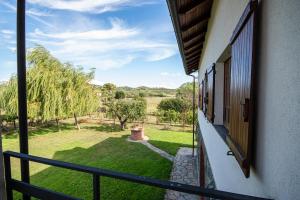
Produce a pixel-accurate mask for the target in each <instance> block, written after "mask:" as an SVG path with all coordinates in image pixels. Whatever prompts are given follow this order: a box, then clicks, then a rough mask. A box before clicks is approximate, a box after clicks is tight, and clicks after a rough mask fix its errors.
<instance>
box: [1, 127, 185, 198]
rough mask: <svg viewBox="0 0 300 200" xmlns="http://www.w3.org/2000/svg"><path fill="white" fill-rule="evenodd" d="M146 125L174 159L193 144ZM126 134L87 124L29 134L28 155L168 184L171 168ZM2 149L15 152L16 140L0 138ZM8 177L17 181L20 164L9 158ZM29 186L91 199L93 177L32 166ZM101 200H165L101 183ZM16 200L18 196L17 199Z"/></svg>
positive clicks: (148, 191) (121, 184) (151, 192)
mask: <svg viewBox="0 0 300 200" xmlns="http://www.w3.org/2000/svg"><path fill="white" fill-rule="evenodd" d="M160 128H162V127H160V126H156V125H145V133H146V135H147V136H149V138H150V141H149V142H150V143H152V144H153V145H155V146H157V147H159V148H161V149H163V150H165V151H167V152H169V153H170V154H173V155H175V154H176V151H177V149H178V148H179V147H180V146H190V145H191V133H189V132H178V131H171V130H168V131H165V130H160ZM128 135H129V131H128V130H127V131H120V129H119V127H118V126H115V125H113V124H98V123H85V124H81V130H80V131H78V130H76V129H75V128H74V127H73V125H72V124H64V125H63V126H61V131H60V132H58V131H57V128H56V127H49V128H41V129H38V130H35V131H31V132H30V139H29V147H30V154H32V155H37V156H42V157H46V158H53V159H56V160H62V161H67V162H72V163H77V164H82V165H87V166H94V167H99V168H105V169H111V170H117V171H121V172H127V173H132V174H136V175H143V176H148V177H152V178H158V179H165V180H167V179H169V174H170V171H171V167H172V163H171V162H170V161H168V160H166V159H164V158H162V157H160V156H159V155H158V154H156V153H154V152H152V151H151V150H149V149H148V148H147V147H145V146H144V145H142V144H139V143H130V142H128V141H126V138H127V137H128ZM2 142H3V148H4V150H13V151H18V137H17V135H6V136H4V137H3V139H2ZM12 168H13V169H12V174H13V177H14V178H17V179H19V178H20V172H19V161H18V160H16V159H12ZM30 173H31V182H32V183H33V184H35V185H37V186H41V187H45V188H48V189H52V190H54V191H58V192H63V193H65V194H69V195H72V196H75V197H78V198H82V199H92V177H91V176H90V175H86V174H83V173H79V172H75V171H70V170H64V169H59V168H56V167H49V166H45V165H41V164H35V163H30ZM101 191H102V193H101V198H102V199H163V197H164V192H165V191H164V190H162V189H158V188H153V187H149V186H141V185H138V184H133V183H128V182H125V181H119V180H114V179H111V178H101ZM15 196H16V199H17V198H18V197H20V196H19V195H18V194H16V195H15Z"/></svg>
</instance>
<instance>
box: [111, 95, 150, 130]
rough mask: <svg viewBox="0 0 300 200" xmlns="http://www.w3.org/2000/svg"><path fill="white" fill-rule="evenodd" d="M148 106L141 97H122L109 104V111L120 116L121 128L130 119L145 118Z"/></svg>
mask: <svg viewBox="0 0 300 200" xmlns="http://www.w3.org/2000/svg"><path fill="white" fill-rule="evenodd" d="M146 106H147V105H146V102H145V101H143V100H141V99H120V100H116V101H112V102H111V103H110V104H109V112H111V113H112V114H113V115H114V116H116V117H117V118H118V120H119V122H120V126H121V129H124V128H125V127H126V123H127V122H128V121H136V120H142V119H144V117H145V116H146Z"/></svg>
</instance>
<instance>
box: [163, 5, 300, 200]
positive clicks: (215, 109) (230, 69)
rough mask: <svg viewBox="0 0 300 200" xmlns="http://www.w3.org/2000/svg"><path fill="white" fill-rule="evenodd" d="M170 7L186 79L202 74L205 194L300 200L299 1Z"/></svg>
mask: <svg viewBox="0 0 300 200" xmlns="http://www.w3.org/2000/svg"><path fill="white" fill-rule="evenodd" d="M208 2H209V3H208ZM168 5H169V10H170V14H171V18H172V21H173V25H174V29H175V32H176V37H177V41H178V45H179V48H180V52H181V56H182V60H183V64H184V67H185V70H186V73H187V74H190V73H193V72H195V71H197V70H198V81H199V86H200V87H199V88H200V90H199V107H198V127H199V128H198V133H199V135H198V139H199V148H200V149H199V152H200V153H199V155H200V156H199V163H200V179H202V180H200V183H201V184H202V186H205V187H214V188H216V189H218V190H224V191H229V192H234V193H242V194H248V195H253V196H261V197H267V198H273V199H284V200H285V199H299V195H300V156H299V152H300V137H299V136H300V123H299V122H300V121H299V117H300V1H298V0H288V1H282V0H261V1H254V0H252V1H248V0H244V1H242V0H214V1H199V2H198V3H195V2H193V1H184V0H174V1H172V0H169V1H168ZM205 12H207V13H208V15H206V14H205ZM201 17H202V18H201ZM197 20H198V21H197ZM192 22H193V23H192ZM204 22H206V24H205V25H203V23H204ZM202 25H203V26H202ZM201 26H202V28H201ZM197 27H198V29H197ZM203 27H204V28H203ZM197 33H198V36H199V37H202V36H203V35H204V38H203V39H202V40H201V39H196V37H197ZM200 35H201V36H200ZM191 46H192V48H191ZM201 175H202V178H201ZM203 175H204V177H203Z"/></svg>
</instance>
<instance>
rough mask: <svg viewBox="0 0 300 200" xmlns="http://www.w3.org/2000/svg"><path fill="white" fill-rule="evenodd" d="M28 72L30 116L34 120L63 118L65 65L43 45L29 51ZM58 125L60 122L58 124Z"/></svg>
mask: <svg viewBox="0 0 300 200" xmlns="http://www.w3.org/2000/svg"><path fill="white" fill-rule="evenodd" d="M27 60H28V63H29V66H30V68H29V70H28V72H27V77H28V78H27V90H28V110H29V113H28V117H29V119H31V120H32V121H33V120H35V119H36V118H38V117H41V120H42V121H47V120H51V119H56V120H57V122H58V120H59V119H61V118H63V117H64V116H65V115H64V112H63V99H62V90H63V88H62V84H61V83H62V82H61V80H62V79H63V77H64V75H63V65H62V63H61V62H60V61H59V60H58V59H56V58H54V57H53V56H52V55H51V54H50V52H49V51H48V50H47V49H45V48H44V47H42V46H36V47H35V48H34V49H33V50H31V51H30V52H29V53H28V56H27ZM57 125H58V124H57Z"/></svg>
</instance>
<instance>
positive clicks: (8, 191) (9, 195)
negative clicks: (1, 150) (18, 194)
mask: <svg viewBox="0 0 300 200" xmlns="http://www.w3.org/2000/svg"><path fill="white" fill-rule="evenodd" d="M4 167H5V185H6V196H7V200H13V191H12V189H11V185H10V184H11V165H10V156H9V155H7V154H4Z"/></svg>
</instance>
